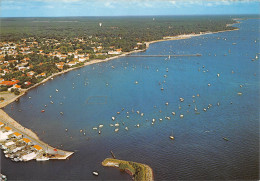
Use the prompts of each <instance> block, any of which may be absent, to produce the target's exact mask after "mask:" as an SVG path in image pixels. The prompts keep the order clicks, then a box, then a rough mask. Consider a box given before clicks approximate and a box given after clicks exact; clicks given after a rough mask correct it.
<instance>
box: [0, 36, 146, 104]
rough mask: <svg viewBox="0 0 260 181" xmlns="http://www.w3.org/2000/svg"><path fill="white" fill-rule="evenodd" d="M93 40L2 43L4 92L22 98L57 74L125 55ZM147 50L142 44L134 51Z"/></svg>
mask: <svg viewBox="0 0 260 181" xmlns="http://www.w3.org/2000/svg"><path fill="white" fill-rule="evenodd" d="M91 38H92V37H90V40H84V39H83V38H74V39H73V40H72V41H66V39H64V40H63V41H62V42H59V41H58V40H55V39H45V38H43V39H42V40H36V39H35V38H33V37H30V38H28V39H22V40H20V41H18V43H15V42H1V43H0V92H3V91H9V92H12V93H14V94H15V95H19V94H20V92H21V90H22V89H27V88H29V87H31V86H33V85H35V84H37V83H39V82H41V81H42V80H44V79H46V78H47V77H49V76H51V75H52V74H54V73H58V72H61V71H63V70H66V69H69V68H73V67H77V66H82V65H84V63H85V62H88V61H90V60H92V59H106V58H109V57H113V56H117V55H120V54H122V48H116V47H115V46H108V47H104V46H102V43H98V42H95V41H93V40H92V39H91ZM95 39H96V40H97V39H98V38H97V37H95ZM88 43H89V44H88ZM90 46H91V47H90ZM144 47H145V45H144V43H140V42H138V43H137V44H136V46H135V47H134V50H139V49H143V48H144ZM0 101H4V98H3V97H0Z"/></svg>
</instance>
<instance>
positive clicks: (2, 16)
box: [0, 13, 260, 19]
mask: <svg viewBox="0 0 260 181" xmlns="http://www.w3.org/2000/svg"><path fill="white" fill-rule="evenodd" d="M241 15H242V16H246V15H251V16H252V15H254V16H260V14H255V13H253V14H248V13H245V14H243V13H242V14H174V15H102V16H94V15H86V16H5V17H3V16H2V17H0V19H1V18H70V17H150V16H151V17H152V16H241Z"/></svg>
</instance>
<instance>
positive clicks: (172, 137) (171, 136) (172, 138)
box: [169, 131, 174, 140]
mask: <svg viewBox="0 0 260 181" xmlns="http://www.w3.org/2000/svg"><path fill="white" fill-rule="evenodd" d="M169 138H170V139H171V140H174V136H173V131H172V135H170V136H169Z"/></svg>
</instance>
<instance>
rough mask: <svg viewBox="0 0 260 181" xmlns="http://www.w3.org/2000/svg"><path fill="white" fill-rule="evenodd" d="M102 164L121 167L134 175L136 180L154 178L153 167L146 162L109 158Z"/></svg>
mask: <svg viewBox="0 0 260 181" xmlns="http://www.w3.org/2000/svg"><path fill="white" fill-rule="evenodd" d="M102 165H103V166H110V167H116V168H119V169H120V171H125V172H126V173H128V174H129V175H131V176H133V178H134V180H142V181H148V180H149V181H150V180H153V172H152V169H151V168H150V167H149V166H148V165H145V164H141V163H137V162H132V161H124V160H118V159H112V158H107V159H105V160H104V161H103V162H102Z"/></svg>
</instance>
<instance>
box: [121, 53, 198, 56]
mask: <svg viewBox="0 0 260 181" xmlns="http://www.w3.org/2000/svg"><path fill="white" fill-rule="evenodd" d="M126 56H127V57H200V56H202V54H198V53H197V54H184V55H126Z"/></svg>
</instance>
